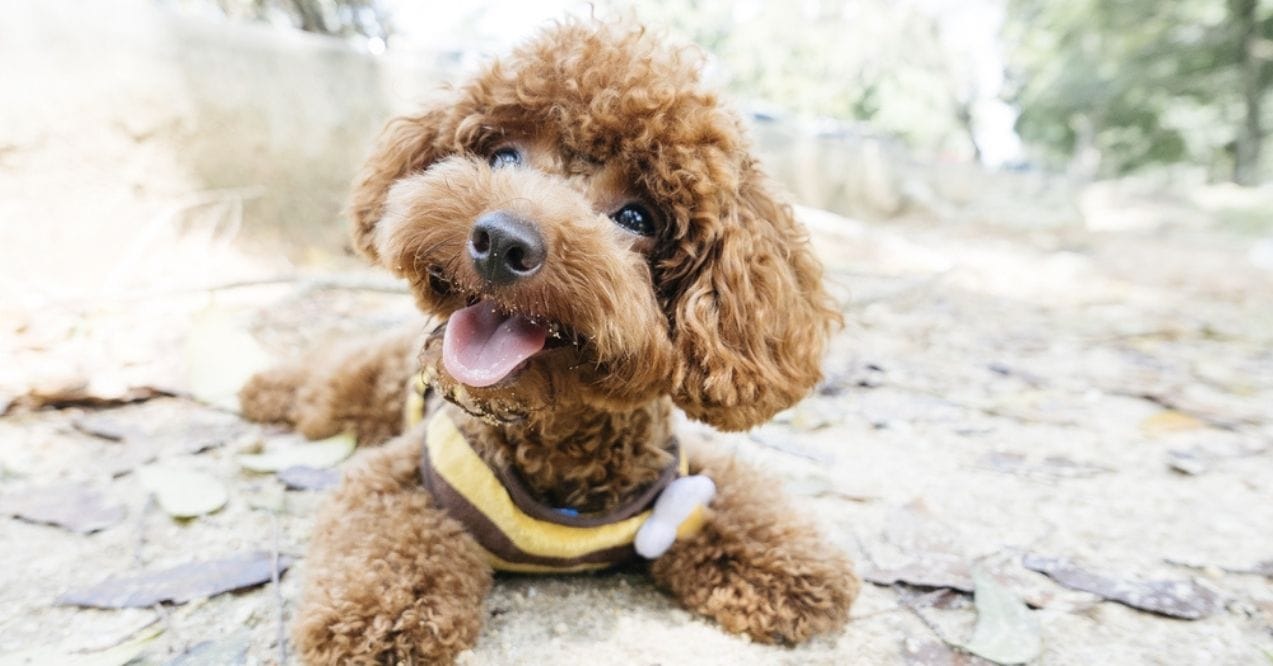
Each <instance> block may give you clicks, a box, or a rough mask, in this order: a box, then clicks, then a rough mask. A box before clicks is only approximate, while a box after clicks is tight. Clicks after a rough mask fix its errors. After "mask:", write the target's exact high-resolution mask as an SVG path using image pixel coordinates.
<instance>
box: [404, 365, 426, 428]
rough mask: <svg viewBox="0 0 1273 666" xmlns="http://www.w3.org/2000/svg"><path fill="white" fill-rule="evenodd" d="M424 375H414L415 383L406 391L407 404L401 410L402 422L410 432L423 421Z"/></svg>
mask: <svg viewBox="0 0 1273 666" xmlns="http://www.w3.org/2000/svg"><path fill="white" fill-rule="evenodd" d="M424 390H425V386H424V373H423V372H422V373H420V374H419V375H416V378H415V381H413V382H411V387H410V388H408V389H407V404H406V405H403V408H402V417H403V418H402V420H403V422H404V423H406V424H407V427H406V429H407V430H410V429H412V428H414V427H416V426H417V425H420V422H421V421H423V420H424Z"/></svg>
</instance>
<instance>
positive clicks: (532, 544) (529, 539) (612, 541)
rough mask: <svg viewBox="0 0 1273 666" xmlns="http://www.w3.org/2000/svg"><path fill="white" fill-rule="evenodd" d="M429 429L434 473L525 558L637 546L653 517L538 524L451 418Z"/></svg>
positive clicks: (437, 418)
mask: <svg viewBox="0 0 1273 666" xmlns="http://www.w3.org/2000/svg"><path fill="white" fill-rule="evenodd" d="M428 428H429V431H428V440H427V441H428V447H429V459H430V461H431V462H432V464H433V467H434V469H436V470H437V472H438V474H440V475H441V476H442V478H443V479H445V480H446V482H447V483H449V484H450V485H451V487H452V488H455V489H456V491H458V492H459V493H460V494H461V495H463V496H464V499H466V500H468V502H469V503H470V504H472V505H473V506H474V507H475V508H476V509H477V510H478V511H481V512H482V513H484V514H486V517H487V518H489V519H490V521H491V522H492V523H494V524H495V526H496V527H498V528H499V530H500V531H501V532H503V533H504V534H505V535H506V536H507V537H508V538H509V540H510V541H512V542H513V544H514V545H516V546H517V549H518V550H521V551H523V552H526V553H530V554H532V555H538V556H540V557H561V558H574V557H581V556H583V555H587V554H588V553H592V552H596V551H598V550H604V549H606V548H613V547H616V546H625V545H628V544H630V543H632V542H633V540H634V539H635V538H636V533H637V530H638V529H640V527H641V523H643V522H645V519H646V518H648V517H649V516H650V512H649V511H643V512H641V513H639V514H637V515H635V516H632V517H631V518H628V519H627V520H623V521H620V522H617V523H611V524H609V525H600V526H597V527H570V526H567V525H558V524H556V523H550V522H547V521H543V520H538V519H536V518H532V517H530V516H528V515H526V514H525V513H522V511H521V510H520V509H518V508H517V505H515V504H513V500H512V498H510V497H509V496H508V491H506V490H505V489H504V486H503V485H501V484H500V482H499V479H497V478H496V477H495V474H494V472H492V471H491V470H490V468H489V467H487V466H486V463H484V462H482V459H481V458H480V457H478V455H477V453H476V452H475V451H473V449H472V448H470V447H469V445H468V442H466V441H464V436H463V435H462V434H461V433H460V431H459V429H458V428H456V427H455V424H454V423H452V422H451V419H450V417H448V416H447V415H446V414H445V412H441V411H439V412H438V413H437V414H436V415H434V416H433V418H432V419H430V420H429V426H428ZM549 570H553V569H551V568H550V569H549Z"/></svg>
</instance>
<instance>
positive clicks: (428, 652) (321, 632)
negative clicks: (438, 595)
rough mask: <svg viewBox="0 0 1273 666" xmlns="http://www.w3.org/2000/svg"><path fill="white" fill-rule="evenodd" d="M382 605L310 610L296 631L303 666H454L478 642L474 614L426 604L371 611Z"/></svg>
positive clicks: (370, 601) (477, 628)
mask: <svg viewBox="0 0 1273 666" xmlns="http://www.w3.org/2000/svg"><path fill="white" fill-rule="evenodd" d="M378 603H381V602H380V601H379V600H372V599H370V598H369V599H368V601H366V602H365V604H364V605H363V606H362V607H361V608H343V609H340V610H339V611H338V610H337V609H334V608H327V609H315V608H307V609H305V610H304V611H303V612H302V613H301V615H300V617H299V618H298V621H297V623H296V624H295V625H294V626H293V631H292V639H293V641H294V642H295V645H296V649H297V651H298V653H299V656H300V657H301V661H302V663H306V664H452V663H455V658H456V656H457V655H458V654H459V653H460V652H462V651H464V650H466V649H468V648H469V647H471V646H472V645H473V643H474V642H475V641H476V640H477V633H478V631H479V629H480V621H479V619H478V618H477V616H475V615H470V614H466V613H457V612H455V611H454V609H448V608H441V609H439V608H436V607H429V605H428V604H424V603H416V604H414V605H413V606H412V607H409V608H408V609H406V610H405V611H404V612H403V613H402V614H400V615H394V616H391V615H389V614H375V613H373V612H369V611H370V610H371V606H373V605H375V604H378ZM358 611H363V613H364V614H360V613H359V612H358Z"/></svg>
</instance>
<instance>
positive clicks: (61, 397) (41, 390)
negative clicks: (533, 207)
mask: <svg viewBox="0 0 1273 666" xmlns="http://www.w3.org/2000/svg"><path fill="white" fill-rule="evenodd" d="M172 395H176V392H175V391H173V390H172V389H167V388H160V387H157V386H114V385H109V386H107V385H105V384H102V383H98V384H93V383H90V382H88V381H87V380H80V379H75V380H71V381H68V382H66V383H63V384H59V385H55V386H38V387H32V388H31V389H29V390H28V391H27V392H26V393H24V394H22V395H19V396H17V397H15V398H13V399H12V400H10V401H9V402H8V403H7V404H5V405H4V410H3V411H0V416H4V415H6V414H10V413H13V412H19V411H35V410H39V409H45V408H51V409H64V408H66V407H113V406H118V405H126V404H129V403H133V402H142V401H144V400H151V399H153V398H159V397H163V396H172Z"/></svg>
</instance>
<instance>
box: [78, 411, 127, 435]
mask: <svg viewBox="0 0 1273 666" xmlns="http://www.w3.org/2000/svg"><path fill="white" fill-rule="evenodd" d="M71 425H72V426H73V427H74V428H75V429H76V430H78V431H80V432H82V433H84V434H85V435H92V436H93V437H100V438H102V439H106V440H110V441H112V442H122V441H124V440H125V439H126V438H128V437H135V436H137V434H138V431H137V430H136V429H134V428H132V427H130V426H129V425H128V424H126V423H123V422H121V421H119V420H118V419H115V418H113V417H110V416H105V415H102V414H86V415H84V416H81V417H79V418H77V419H75V420H74V421H72V422H71Z"/></svg>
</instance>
